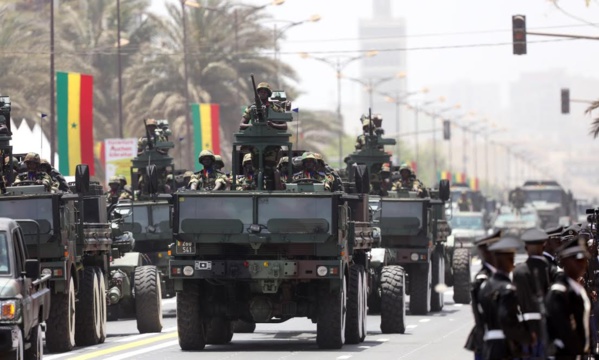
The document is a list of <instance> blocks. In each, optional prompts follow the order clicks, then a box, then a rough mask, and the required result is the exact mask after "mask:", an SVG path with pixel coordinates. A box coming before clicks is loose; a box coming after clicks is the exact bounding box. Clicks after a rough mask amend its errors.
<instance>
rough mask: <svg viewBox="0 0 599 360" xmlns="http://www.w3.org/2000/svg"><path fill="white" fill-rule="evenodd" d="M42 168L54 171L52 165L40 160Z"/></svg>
mask: <svg viewBox="0 0 599 360" xmlns="http://www.w3.org/2000/svg"><path fill="white" fill-rule="evenodd" d="M40 167H45V168H46V169H47V170H48V171H50V170H52V165H50V162H49V161H48V160H46V159H40Z"/></svg>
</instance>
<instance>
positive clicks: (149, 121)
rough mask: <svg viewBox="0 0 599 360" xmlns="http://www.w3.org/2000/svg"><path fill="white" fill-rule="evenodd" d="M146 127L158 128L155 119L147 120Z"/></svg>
mask: <svg viewBox="0 0 599 360" xmlns="http://www.w3.org/2000/svg"><path fill="white" fill-rule="evenodd" d="M146 125H147V126H158V122H157V121H156V119H147V120H146Z"/></svg>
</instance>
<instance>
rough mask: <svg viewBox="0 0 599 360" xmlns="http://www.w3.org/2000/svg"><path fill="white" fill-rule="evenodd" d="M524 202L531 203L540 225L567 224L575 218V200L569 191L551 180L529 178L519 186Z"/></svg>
mask: <svg viewBox="0 0 599 360" xmlns="http://www.w3.org/2000/svg"><path fill="white" fill-rule="evenodd" d="M521 189H522V191H523V192H524V194H525V204H531V205H532V206H534V207H535V209H536V210H537V212H538V214H539V217H540V218H541V227H542V228H549V227H553V226H559V225H564V226H568V225H570V224H571V223H572V221H574V220H576V218H575V213H576V209H575V206H574V205H575V202H574V199H573V197H572V193H571V192H566V191H565V190H564V188H562V186H561V185H560V184H559V183H558V182H557V181H553V180H542V181H536V180H529V181H526V182H525V183H524V185H523V186H522V187H521Z"/></svg>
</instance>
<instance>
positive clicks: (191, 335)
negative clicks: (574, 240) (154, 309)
mask: <svg viewBox="0 0 599 360" xmlns="http://www.w3.org/2000/svg"><path fill="white" fill-rule="evenodd" d="M200 306H201V305H200V286H199V284H198V283H197V282H184V283H183V291H180V292H178V293H177V332H178V334H179V346H180V347H181V350H203V349H204V348H205V347H206V322H205V320H204V317H203V316H202V312H201V309H200Z"/></svg>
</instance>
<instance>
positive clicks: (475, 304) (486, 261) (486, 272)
mask: <svg viewBox="0 0 599 360" xmlns="http://www.w3.org/2000/svg"><path fill="white" fill-rule="evenodd" d="M500 236H501V232H500V231H496V232H494V233H493V234H491V235H489V236H486V237H482V238H480V239H477V240H476V241H475V242H474V245H476V247H477V250H478V255H479V257H480V259H481V269H480V270H479V271H478V273H476V275H475V276H474V281H473V282H472V287H471V289H470V296H471V298H472V303H471V305H472V313H473V314H474V327H473V328H472V331H470V335H469V336H468V340H467V341H466V346H464V347H465V348H466V349H468V350H470V351H474V358H475V359H482V352H483V344H484V341H483V336H484V333H485V328H484V323H483V314H482V313H481V311H480V306H479V304H480V300H479V298H478V292H479V290H480V288H481V286H482V284H483V283H484V282H485V281H487V280H488V279H489V278H490V277H491V276H492V275H493V273H495V271H496V269H495V266H494V264H495V258H494V257H493V255H492V254H491V252H490V251H489V249H488V247H489V245H491V244H493V243H495V242H497V241H498V240H499V238H500Z"/></svg>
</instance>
